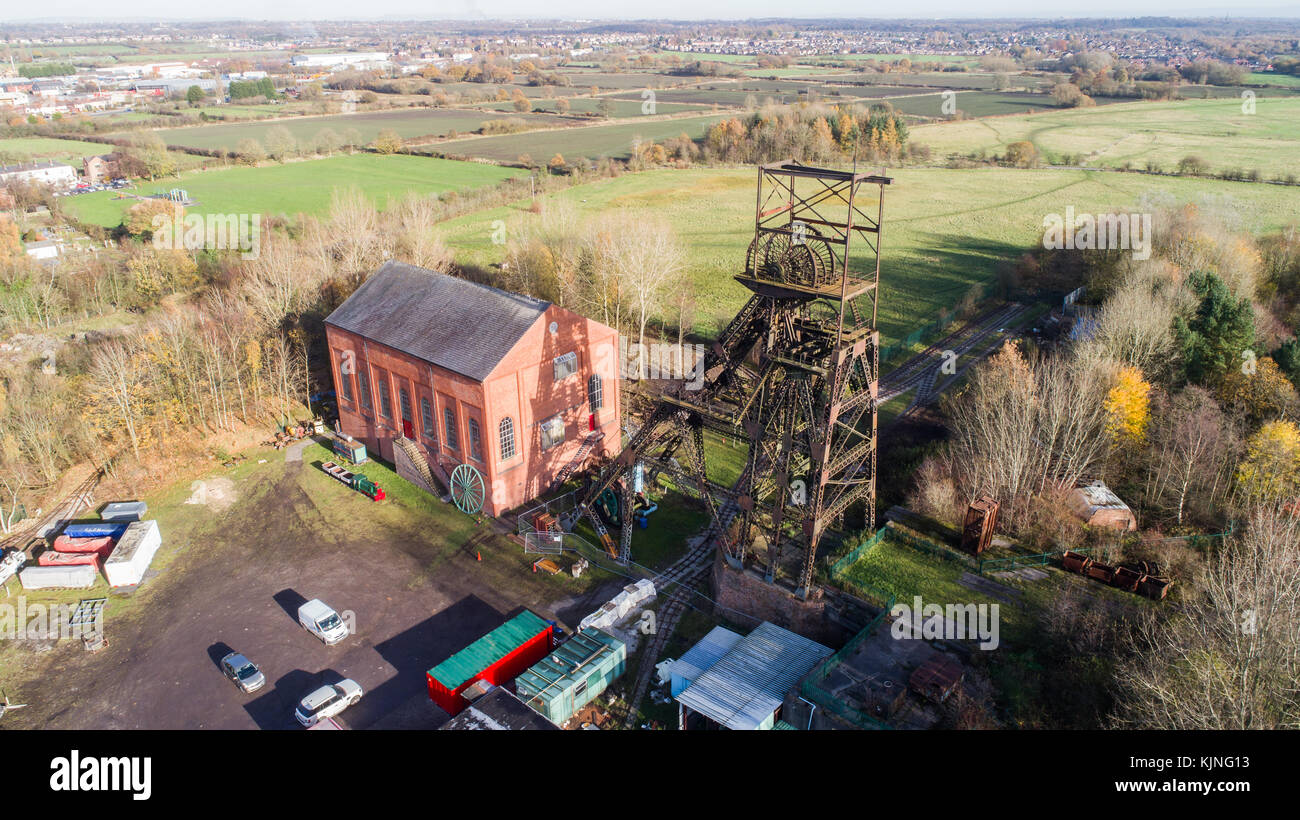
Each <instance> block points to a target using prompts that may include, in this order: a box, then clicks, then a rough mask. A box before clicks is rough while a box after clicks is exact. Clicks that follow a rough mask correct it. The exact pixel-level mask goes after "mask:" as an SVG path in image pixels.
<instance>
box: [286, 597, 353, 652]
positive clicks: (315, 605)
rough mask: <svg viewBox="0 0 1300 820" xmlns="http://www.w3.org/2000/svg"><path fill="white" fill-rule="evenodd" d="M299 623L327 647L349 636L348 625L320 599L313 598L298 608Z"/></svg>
mask: <svg viewBox="0 0 1300 820" xmlns="http://www.w3.org/2000/svg"><path fill="white" fill-rule="evenodd" d="M298 623H300V624H302V625H303V628H304V629H306V630H307V631H308V632H310V633H311V634H313V635H315V636H316V637H317V638H320V639H321V640H322V641H324V642H325V645H326V646H333V645H334V644H336V643H338V642H339V641H341V640H343V639H344V638H346V637H347V636H348V625H347V624H345V623H344V622H343V619H342V618H340V617H339V614H338V613H337V612H335V611H334V610H333V609H331V608H330V607H329V605H328V604H326V603H325V602H324V601H322V600H321V599H320V598H312V599H311V600H310V601H308V602H307V603H305V604H303V605H302V606H300V607H298Z"/></svg>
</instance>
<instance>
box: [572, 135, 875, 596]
mask: <svg viewBox="0 0 1300 820" xmlns="http://www.w3.org/2000/svg"><path fill="white" fill-rule="evenodd" d="M891 181H892V180H891V179H890V178H889V177H885V176H877V175H872V174H859V173H856V172H852V171H839V170H832V169H826V168H813V167H810V166H807V165H803V164H800V163H798V162H795V161H793V160H787V161H785V162H778V163H774V164H771V165H762V166H759V169H758V194H757V202H756V206H755V212H754V238H753V240H752V241H751V242H750V244H749V250H748V252H747V254H746V258H745V269H744V272H743V273H741V274H739V275H738V276H736V277H735V278H736V280H737V281H738V282H740V283H741V284H742V285H744V286H745V287H747V288H749V289H750V290H751V291H752V292H753V295H752V296H751V297H750V299H749V301H748V302H746V304H745V306H744V307H743V308H741V310H740V312H739V313H737V314H736V316H735V317H734V318H733V319H732V320H731V323H730V324H729V325H728V327H727V328H726V330H725V331H723V333H722V335H721V336H720V337H719V338H718V340H717V341H716V342H715V343H714V344H713V346H712V348H711V349H709V350H707V351H706V353H705V356H704V361H703V362H702V363H697V364H696V367H697V368H702V369H703V379H702V380H700V379H698V378H696V379H692V380H688V381H684V382H681V383H677V384H675V385H674V386H673V387H672V388H670V389H669V390H667V391H666V392H665V393H664V394H663V395H661V396H660V397H659V399H658V401H657V403H656V404H655V406H654V408H653V410H651V411H650V413H649V414H648V416H647V417H646V419H645V420H644V422H643V423H642V425H641V427H640V428H639V429H638V430H637V431H636V433H635V435H633V436H632V438H631V440H630V441H629V442H628V444H627V446H626V447H624V449H623V451H622V452H621V453H620V455H619V456H618V458H617V459H615V460H614V462H613V463H611V464H610V465H609V466H608V467H607V468H606V469H605V470H604V472H603V473H602V474H601V475H600V476H599V477H598V478H597V479H596V480H595V481H594V482H593V484H592V485H591V487H590V488H589V489H588V492H587V494H586V496H585V497H584V499H583V501H582V502H580V504H579V508H578V512H579V513H580V514H591V511H592V504H593V503H594V502H595V500H596V499H597V498H598V497H599V496H600V494H601V493H602V492H603V491H604V490H606V489H607V488H609V487H611V486H614V485H615V484H616V482H619V481H620V480H621V479H624V478H625V476H626V475H627V474H628V473H629V471H630V470H632V469H633V468H634V465H636V464H637V463H638V462H640V463H642V464H643V465H644V467H645V469H646V470H647V471H648V473H649V474H650V475H653V474H655V473H658V472H668V473H670V474H671V475H673V476H674V477H675V478H676V479H677V481H676V483H677V484H678V486H680V487H683V488H684V489H686V490H688V491H694V492H695V493H696V494H697V495H698V496H699V497H700V498H702V499H703V500H704V502H705V504H706V505H707V506H708V508H709V511H710V513H711V515H712V518H713V522H714V529H715V533H716V535H717V538H718V542H719V546H720V548H721V549H722V550H723V553H724V555H725V557H726V559H727V561H728V563H729V564H730V565H731V566H732V567H735V568H737V569H743V568H745V567H751V568H755V569H760V570H761V571H762V573H763V575H764V577H765V578H766V579H767V580H768V581H770V582H778V581H779V582H780V583H782V584H787V585H790V586H792V587H793V591H794V592H795V594H796V595H798V596H800V597H807V595H808V593H809V590H810V588H811V586H812V579H813V570H814V566H815V558H816V554H817V546H818V544H819V543H820V541H821V539H822V536H823V534H824V533H825V532H826V530H827V529H828V528H829V527H831V526H832V525H833V524H834V523H835V522H836V521H837V520H839V519H840V517H841V516H842V515H843V514H844V512H845V511H846V510H847V509H848V508H849V506H850V505H852V504H853V503H854V502H858V501H863V502H865V505H866V520H867V526H868V527H869V528H874V524H875V497H876V397H877V389H878V388H877V385H878V378H879V370H880V367H879V362H880V357H879V334H878V332H877V331H876V318H877V306H878V301H879V282H880V237H881V223H882V220H883V216H884V186H886V185H888V184H890V182H891ZM871 185H875V186H878V188H877V190H875V191H870V190H868V191H866V192H863V191H862V190H860V189H861V188H862V187H863V186H871ZM864 206H866V207H865V208H864ZM699 372H700V371H699V370H696V371H694V374H695V375H697V376H698V374H699ZM692 383H694V384H692ZM692 386H697V387H698V389H696V390H692V389H690V388H691V387H692ZM706 431H708V432H709V433H710V434H711V435H712V436H713V437H714V439H715V440H719V439H720V440H722V441H725V442H730V443H732V444H736V445H739V446H742V447H747V449H748V456H747V458H746V462H745V466H744V469H743V471H742V472H741V474H740V477H739V478H738V479H736V480H735V481H734V482H733V483H731V484H730V486H724V485H722V484H720V483H718V482H717V481H716V480H714V479H711V478H710V475H709V472H708V470H707V464H706V458H705V433H706ZM679 457H680V458H679ZM630 484H631V482H630V481H626V480H623V481H622V493H623V498H622V500H623V510H628V509H630V504H631V501H632V499H631V497H630V495H631V492H630ZM590 517H591V518H592V520H593V521H594V522H595V524H596V527H597V530H598V531H599V532H600V534H601V536H602V540H603V541H604V542H605V546H606V548H607V549H609V550H610V551H611V552H612V553H613V552H615V549H614V544H613V539H612V538H609V537H608V535H607V534H606V532H605V530H604V527H603V526H602V525H601V524H600V522H599V520H598V516H596V515H595V514H591V515H590ZM631 519H632V516H631V515H627V514H624V515H623V516H622V521H621V525H622V532H621V536H622V537H621V539H620V544H619V549H618V550H617V555H618V556H619V557H620V558H621V559H622V560H624V561H626V560H629V559H630V545H631V534H632V530H631V523H632V522H631Z"/></svg>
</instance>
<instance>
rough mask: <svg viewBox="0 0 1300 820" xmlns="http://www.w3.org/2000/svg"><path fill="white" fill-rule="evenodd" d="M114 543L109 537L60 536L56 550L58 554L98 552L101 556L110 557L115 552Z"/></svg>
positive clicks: (56, 543) (55, 545) (56, 542)
mask: <svg viewBox="0 0 1300 820" xmlns="http://www.w3.org/2000/svg"><path fill="white" fill-rule="evenodd" d="M113 543H114V541H113V539H112V538H111V537H109V536H107V535H105V536H100V537H94V538H73V537H72V536H69V535H60V536H59V537H58V538H55V539H54V549H55V550H56V551H57V552H96V553H99V554H100V555H108V554H109V553H110V552H112V551H113Z"/></svg>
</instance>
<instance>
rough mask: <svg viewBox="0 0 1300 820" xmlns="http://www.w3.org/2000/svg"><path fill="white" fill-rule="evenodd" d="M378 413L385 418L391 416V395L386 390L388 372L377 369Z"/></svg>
mask: <svg viewBox="0 0 1300 820" xmlns="http://www.w3.org/2000/svg"><path fill="white" fill-rule="evenodd" d="M379 415H381V416H383V417H384V418H386V419H391V418H392V417H393V397H392V395H390V394H389V392H388V374H387V373H385V372H384V371H382V370H381V371H379Z"/></svg>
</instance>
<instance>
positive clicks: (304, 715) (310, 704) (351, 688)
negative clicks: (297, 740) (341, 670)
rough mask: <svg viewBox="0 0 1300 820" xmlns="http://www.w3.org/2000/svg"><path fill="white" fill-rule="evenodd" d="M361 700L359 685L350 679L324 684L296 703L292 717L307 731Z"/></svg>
mask: <svg viewBox="0 0 1300 820" xmlns="http://www.w3.org/2000/svg"><path fill="white" fill-rule="evenodd" d="M359 700H361V685H360V684H359V683H357V682H356V681H354V680H352V679H351V678H348V679H345V680H341V681H339V682H338V683H335V684H333V685H330V684H326V685H325V686H322V687H321V688H319V689H317V690H316V691H314V692H312V693H311V694H310V695H308V696H307V697H305V698H303V699H302V700H300V701H298V708H297V709H295V710H294V711H293V716H294V717H295V718H297V719H298V722H299V723H301V724H302V725H303V726H306V727H307V728H308V729H310V728H311V727H313V726H315V725H316V724H317V723H319V722H320V721H322V720H324V719H326V718H332V717H334V716H335V715H337V714H339V713H340V712H342V711H343V710H344V709H346V708H348V707H349V706H351V705H352V704H354V703H356V702H357V701H359Z"/></svg>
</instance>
